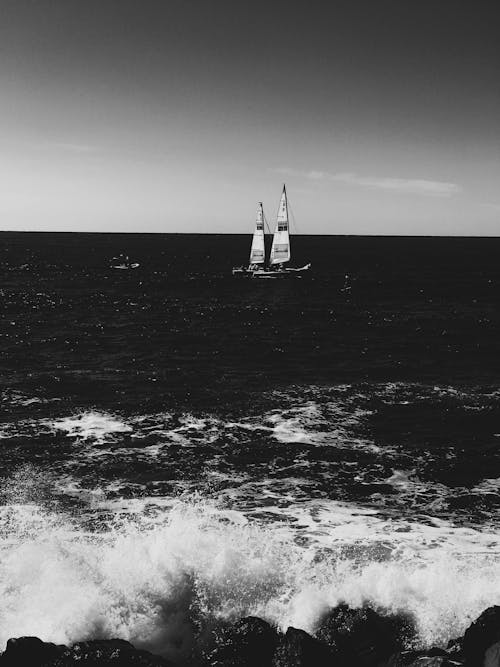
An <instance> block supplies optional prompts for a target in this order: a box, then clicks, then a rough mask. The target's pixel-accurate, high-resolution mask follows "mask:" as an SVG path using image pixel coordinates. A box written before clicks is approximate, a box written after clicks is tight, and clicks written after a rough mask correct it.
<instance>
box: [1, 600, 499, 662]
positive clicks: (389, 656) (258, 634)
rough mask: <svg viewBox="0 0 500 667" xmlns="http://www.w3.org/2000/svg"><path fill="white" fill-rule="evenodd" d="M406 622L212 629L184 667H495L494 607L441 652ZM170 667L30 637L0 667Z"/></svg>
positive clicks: (120, 649)
mask: <svg viewBox="0 0 500 667" xmlns="http://www.w3.org/2000/svg"><path fill="white" fill-rule="evenodd" d="M413 638H414V628H413V624H412V621H411V619H410V618H406V617H404V616H396V615H392V616H387V615H382V614H380V613H378V612H377V611H375V610H373V609H371V608H370V607H364V608H361V609H351V608H349V607H348V606H347V605H339V606H338V607H335V608H334V609H332V610H330V611H329V612H328V614H326V615H325V617H324V618H323V620H322V622H321V624H320V625H319V627H318V629H317V631H316V632H315V633H314V635H311V634H308V633H307V632H304V631H303V630H298V629H296V628H292V627H289V628H288V629H287V631H286V632H285V633H282V632H279V631H278V630H276V629H275V628H273V627H272V626H271V625H270V624H269V623H267V622H266V621H264V620H262V619H261V618H257V617H254V616H249V617H246V618H242V619H240V620H239V621H237V622H236V623H234V624H227V625H224V626H219V627H216V628H214V629H212V631H211V632H210V633H209V634H208V635H207V636H206V638H205V639H204V640H203V642H200V645H199V646H198V648H197V649H196V651H195V652H193V655H192V658H191V659H190V660H189V659H188V660H185V661H184V662H183V664H188V665H198V666H200V667H454V666H459V665H463V666H464V667H500V606H495V607H490V608H489V609H487V610H486V611H484V612H483V613H482V614H481V615H480V616H479V617H478V618H477V619H476V620H475V621H474V622H473V623H472V624H471V625H470V627H469V628H468V629H467V630H466V632H465V634H464V636H463V637H459V638H457V639H455V640H452V641H450V642H449V644H448V646H447V648H446V650H444V649H442V648H437V647H434V648H430V649H427V650H411V649H408V646H411V643H412V639H413ZM72 665H79V666H80V667H91V666H92V667H99V666H101V665H102V666H104V665H115V666H120V667H121V666H123V667H128V666H130V667H170V666H171V665H172V663H171V662H169V661H168V660H167V659H165V658H162V657H159V656H155V655H153V654H152V653H149V652H148V651H144V650H140V649H136V648H135V647H134V646H132V644H130V643H129V642H126V641H124V640H121V639H109V640H93V641H85V642H78V643H76V644H74V645H73V646H71V647H68V646H64V645H56V644H52V643H48V642H43V641H42V640H41V639H38V638H37V637H20V638H18V639H9V641H8V642H7V646H6V649H5V652H4V653H3V654H2V655H0V667H70V666H72Z"/></svg>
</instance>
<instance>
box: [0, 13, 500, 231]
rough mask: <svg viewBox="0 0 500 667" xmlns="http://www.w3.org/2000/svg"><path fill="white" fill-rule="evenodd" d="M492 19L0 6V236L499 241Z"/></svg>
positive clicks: (498, 113) (495, 23) (498, 80)
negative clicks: (268, 225) (283, 193)
mask: <svg viewBox="0 0 500 667" xmlns="http://www.w3.org/2000/svg"><path fill="white" fill-rule="evenodd" d="M497 14H498V2H497V1H496V2H493V1H491V2H489V1H484V0H419V2H410V1H407V0H397V1H396V0H345V1H343V0H340V1H338V0H335V1H334V0H332V1H331V2H327V1H326V0H320V1H318V0H309V1H308V2H293V1H291V0H289V1H288V2H282V1H281V0H267V1H266V2H264V1H261V0H253V1H252V2H247V1H246V0H0V229H9V230H15V229H29V230H69V231H77V230H82V231H158V232H182V231H186V232H250V231H251V228H252V226H253V221H254V218H255V213H256V205H257V202H258V201H260V200H262V201H263V202H264V207H265V211H266V214H267V217H268V219H269V220H270V221H271V222H272V221H273V220H274V217H275V213H276V209H277V206H278V201H279V196H280V190H281V186H282V183H283V182H286V183H287V188H288V192H289V196H290V201H291V204H292V209H293V211H294V215H295V218H296V222H297V229H298V231H300V232H302V233H325V234H443V235H446V234H465V235H467V234H470V235H498V234H500V38H499V34H500V21H499V19H498V16H497Z"/></svg>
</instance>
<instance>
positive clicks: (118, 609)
mask: <svg viewBox="0 0 500 667" xmlns="http://www.w3.org/2000/svg"><path fill="white" fill-rule="evenodd" d="M146 504H147V501H146V500H144V501H143V505H142V507H141V505H140V504H137V503H136V504H135V506H134V511H133V512H128V513H127V512H126V511H124V510H125V509H126V508H125V507H122V511H120V512H119V511H117V512H116V514H115V516H114V518H113V519H111V520H110V519H108V520H107V523H105V522H104V519H103V522H102V523H101V530H99V531H98V532H90V531H89V530H86V529H85V528H84V527H83V525H82V523H81V522H80V520H79V518H77V517H71V516H69V515H67V514H65V513H62V512H57V511H49V510H48V509H45V508H44V507H43V506H42V505H40V504H37V503H29V502H26V503H25V504H10V505H6V506H3V507H2V510H1V512H0V520H1V521H0V529H1V532H0V536H1V543H0V595H1V599H2V605H1V608H0V628H1V631H0V643H1V644H2V646H3V645H5V642H6V641H7V639H8V638H9V637H13V636H14V637H15V636H20V635H38V636H40V637H41V638H42V639H44V640H46V641H54V642H58V643H72V642H75V641H77V640H83V639H90V638H98V637H101V638H110V637H121V638H123V639H127V640H129V641H131V642H132V643H134V644H135V645H137V646H140V647H145V648H147V649H149V650H151V651H153V652H157V653H161V654H164V655H166V656H168V657H169V658H171V659H173V660H175V661H176V662H178V663H182V662H183V661H185V660H187V656H188V655H189V653H190V651H191V649H192V647H193V645H194V644H195V642H197V641H198V642H199V641H200V634H201V635H203V632H204V630H205V631H206V630H208V629H209V628H210V627H211V626H212V625H213V624H214V623H217V622H220V621H222V620H235V619H237V618H239V617H241V616H244V615H247V614H254V615H258V616H261V617H263V618H265V619H267V620H268V621H270V622H272V623H274V624H276V625H277V626H279V627H280V628H282V629H285V628H286V627H287V626H288V625H293V626H295V627H299V628H303V629H305V630H307V631H309V632H311V631H314V629H315V627H316V626H317V623H318V622H319V620H320V618H321V616H322V614H323V613H324V612H325V611H326V610H327V609H328V608H330V607H332V606H334V605H336V604H338V603H339V602H342V601H345V602H347V603H348V604H350V605H352V606H360V605H362V604H365V603H370V604H372V605H374V606H376V607H377V608H379V609H381V610H387V611H391V612H405V613H407V614H410V615H412V616H413V617H414V619H415V623H416V627H417V630H418V635H419V642H420V643H421V644H435V643H444V642H446V641H447V639H449V638H450V637H452V636H455V635H458V634H460V633H461V632H463V631H464V629H465V628H466V627H467V625H468V624H469V623H470V621H471V620H472V619H473V618H474V617H475V616H476V615H478V614H479V613H480V612H481V611H482V610H483V609H484V608H486V607H488V606H489V605H491V604H495V603H498V602H499V601H500V556H499V553H498V543H496V546H495V545H493V548H492V550H491V551H489V550H488V540H489V541H490V543H491V541H492V539H493V538H492V536H490V537H488V536H487V535H484V534H482V533H474V531H468V532H467V531H466V532H465V533H464V531H463V529H461V531H460V530H459V529H457V532H455V533H454V532H453V531H454V529H453V527H452V526H450V525H441V526H439V525H437V526H428V525H419V524H416V525H415V526H413V527H412V526H411V525H408V526H406V528H405V529H404V528H402V527H401V526H399V527H398V525H393V526H392V532H390V531H389V530H388V528H387V524H384V522H382V521H380V523H377V522H378V521H379V519H378V517H377V516H375V515H374V513H372V512H366V513H363V512H358V513H356V512H355V510H354V509H353V508H351V509H348V508H347V507H345V508H344V515H342V513H340V514H337V515H336V520H337V523H338V530H337V540H336V541H334V542H333V543H332V544H331V548H326V546H325V544H323V545H319V546H318V544H314V546H311V545H309V546H302V545H300V544H299V543H297V542H296V541H295V540H294V537H293V532H292V531H291V530H289V529H288V528H287V527H283V528H282V529H281V530H276V529H270V528H267V527H266V526H264V525H261V524H259V523H257V522H252V521H251V520H248V519H247V518H246V517H245V516H243V515H242V514H240V513H238V512H235V511H228V510H226V509H224V508H223V507H219V506H217V505H216V504H213V503H211V502H208V501H207V500H204V499H202V498H199V497H198V498H197V497H193V498H190V499H185V500H177V501H174V500H172V501H171V502H170V504H169V506H168V507H166V506H165V507H162V508H159V510H158V511H157V512H156V513H155V514H151V513H149V512H146V511H145V509H146ZM103 509H105V508H103ZM115 509H117V508H115ZM330 509H331V511H333V509H334V508H330ZM337 510H339V508H337ZM320 518H321V517H320ZM344 524H345V525H344ZM343 525H344V528H343ZM353 529H354V532H353ZM400 529H401V530H403V532H401V536H402V543H404V544H402V545H401V546H400V547H398V544H397V539H398V534H399V533H398V531H399V530H400ZM404 530H406V532H404ZM433 530H434V531H435V537H436V538H437V537H438V536H441V538H442V539H441V540H439V539H435V540H432V539H431V537H429V534H431V536H432V531H433ZM377 532H378V536H379V538H380V539H381V540H382V536H383V535H384V534H385V546H386V547H387V545H388V544H389V545H392V547H393V548H392V549H390V548H389V549H387V548H386V549H385V550H382V549H374V548H373V546H374V543H375V542H376V539H375V537H376V535H377ZM473 533H474V534H473ZM370 534H371V535H372V536H373V537H372V543H371V545H369V546H371V547H372V548H369V549H367V548H366V546H367V544H368V543H369V540H368V539H367V538H368V536H369V535H370ZM424 534H425V535H427V543H426V544H425V545H422V546H424V548H421V549H419V548H416V547H418V546H419V545H421V544H422V540H423V537H422V536H423V535H424ZM352 535H355V540H354V541H353V540H352V538H351V537H350V536H352ZM412 542H413V543H414V546H415V548H410V547H411V546H412ZM474 545H475V547H474ZM347 547H348V548H349V549H347V550H346V548H347ZM465 547H467V548H465ZM432 551H433V554H432V556H431V555H430V554H431V553H432ZM422 554H425V557H422Z"/></svg>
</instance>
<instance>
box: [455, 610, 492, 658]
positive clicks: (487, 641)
mask: <svg viewBox="0 0 500 667" xmlns="http://www.w3.org/2000/svg"><path fill="white" fill-rule="evenodd" d="M499 641H500V607H498V606H495V607H490V608H489V609H487V610H486V611H483V613H482V614H481V615H480V616H479V618H477V619H476V620H475V621H474V623H472V625H471V626H469V628H467V630H466V631H465V634H464V639H463V652H464V656H465V659H466V664H467V667H483V661H484V655H485V653H486V651H487V650H488V649H489V648H490V646H493V644H496V643H497V642H499Z"/></svg>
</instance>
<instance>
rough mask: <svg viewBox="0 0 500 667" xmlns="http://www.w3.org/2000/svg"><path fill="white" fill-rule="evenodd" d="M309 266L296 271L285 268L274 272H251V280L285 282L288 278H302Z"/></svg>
mask: <svg viewBox="0 0 500 667" xmlns="http://www.w3.org/2000/svg"><path fill="white" fill-rule="evenodd" d="M310 268H311V265H310V264H306V265H305V266H301V267H299V268H297V269H294V268H291V267H290V268H285V269H279V270H276V271H274V270H273V269H259V270H257V271H254V272H253V275H252V278H259V279H261V280H284V279H285V280H286V279H290V278H302V276H303V275H304V274H305V273H306V272H307V271H309V269H310Z"/></svg>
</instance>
